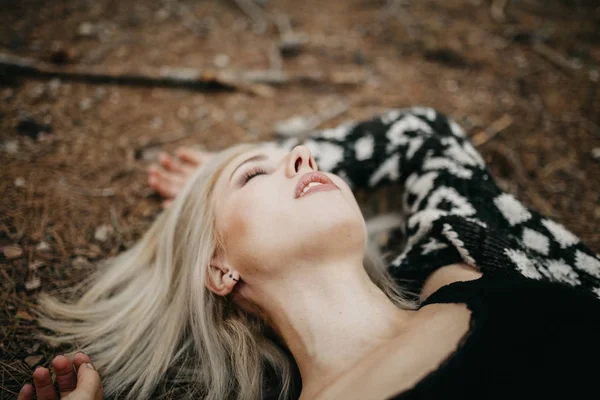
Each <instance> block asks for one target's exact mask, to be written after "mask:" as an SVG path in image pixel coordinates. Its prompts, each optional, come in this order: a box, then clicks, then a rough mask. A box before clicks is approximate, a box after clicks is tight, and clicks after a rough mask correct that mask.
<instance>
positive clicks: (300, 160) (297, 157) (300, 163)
mask: <svg viewBox="0 0 600 400" xmlns="http://www.w3.org/2000/svg"><path fill="white" fill-rule="evenodd" d="M302 168H309V169H311V170H313V171H317V170H318V169H317V163H316V162H315V159H314V158H313V156H312V154H311V153H310V150H309V149H308V147H306V146H304V145H300V146H296V147H294V148H293V149H292V151H291V152H290V158H289V159H288V165H287V171H288V175H289V176H294V175H296V174H297V173H298V172H299V171H300V170H301V169H302Z"/></svg>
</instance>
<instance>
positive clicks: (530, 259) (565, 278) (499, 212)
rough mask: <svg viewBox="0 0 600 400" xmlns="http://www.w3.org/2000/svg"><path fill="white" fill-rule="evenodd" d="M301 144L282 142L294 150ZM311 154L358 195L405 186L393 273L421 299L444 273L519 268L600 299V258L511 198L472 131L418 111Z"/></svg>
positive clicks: (343, 131)
mask: <svg viewBox="0 0 600 400" xmlns="http://www.w3.org/2000/svg"><path fill="white" fill-rule="evenodd" d="M297 144H300V143H299V142H298V140H295V139H290V140H285V141H281V142H280V145H281V146H283V147H285V148H288V149H291V148H292V147H293V146H295V145H297ZM303 144H305V145H306V146H307V147H309V149H310V150H311V152H312V153H313V155H314V157H315V159H316V160H317V163H318V164H319V167H320V169H322V170H325V171H327V172H332V173H335V174H337V175H339V176H340V177H342V178H344V179H345V180H346V181H347V182H348V183H349V185H350V186H351V187H354V188H377V187H380V186H383V185H391V184H393V185H400V186H402V188H403V192H404V194H403V198H402V199H401V200H399V201H400V202H401V204H400V205H401V207H402V210H403V214H404V216H405V219H406V233H407V236H408V243H407V246H406V247H405V248H403V249H398V251H397V253H396V255H395V258H394V259H393V260H392V262H391V263H390V266H389V270H390V272H391V274H392V275H393V276H394V277H395V278H397V279H402V280H405V279H411V280H415V281H416V282H417V283H418V284H417V286H416V287H415V288H414V289H418V290H420V289H421V287H422V285H423V283H424V281H425V279H426V278H427V277H428V276H429V275H430V274H431V273H432V272H433V271H435V270H437V269H438V268H440V267H443V266H446V265H451V264H456V263H464V264H467V265H470V266H472V267H475V268H477V269H478V270H479V271H482V272H485V271H486V270H490V269H498V268H512V269H514V270H516V271H518V272H520V273H521V274H523V275H524V276H527V277H531V278H536V279H548V280H553V281H562V282H564V283H567V284H570V285H572V286H580V287H582V288H584V289H586V290H590V291H594V292H595V293H596V294H599V295H600V258H599V257H598V256H597V255H596V254H594V253H593V252H592V251H591V250H590V249H589V248H588V247H586V246H585V245H584V244H582V243H581V241H580V240H579V239H578V238H577V237H576V236H575V235H573V234H572V233H570V232H569V231H568V230H567V229H566V228H564V227H563V226H562V225H560V224H558V223H556V222H554V221H552V220H550V219H548V218H546V217H544V216H543V215H541V214H539V213H537V212H536V211H534V210H531V209H528V208H527V207H525V206H524V205H523V204H521V203H520V202H519V201H518V200H517V199H516V198H515V197H514V196H512V195H511V194H508V193H504V192H503V191H502V190H501V189H500V188H499V187H498V185H496V183H495V181H494V179H493V178H492V176H491V175H490V174H489V172H488V170H487V168H486V166H485V163H484V161H483V158H482V157H481V155H480V154H479V153H478V152H477V150H476V149H475V148H474V147H473V145H472V144H471V142H470V141H469V139H468V138H467V137H466V136H465V134H464V133H463V131H462V129H461V128H460V127H459V126H458V125H457V124H456V123H455V122H454V121H452V120H450V119H448V118H447V117H446V116H445V115H443V114H442V113H440V112H438V111H436V110H434V109H431V108H423V107H416V108H410V109H403V110H392V111H390V112H388V113H386V114H384V115H381V116H379V117H376V118H373V119H371V120H368V121H363V122H358V123H346V124H343V125H340V126H339V127H337V128H334V129H327V130H322V131H318V132H315V134H314V135H312V136H311V137H310V138H309V139H308V140H306V141H305V142H304V143H303Z"/></svg>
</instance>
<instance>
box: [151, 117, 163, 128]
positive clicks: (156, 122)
mask: <svg viewBox="0 0 600 400" xmlns="http://www.w3.org/2000/svg"><path fill="white" fill-rule="evenodd" d="M163 125H164V121H163V119H162V118H161V117H154V118H152V119H151V120H150V128H152V129H160V128H162V127H163Z"/></svg>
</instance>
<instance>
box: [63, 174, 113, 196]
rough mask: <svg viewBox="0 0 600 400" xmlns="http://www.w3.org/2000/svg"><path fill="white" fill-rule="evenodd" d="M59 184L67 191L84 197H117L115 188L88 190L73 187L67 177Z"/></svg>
mask: <svg viewBox="0 0 600 400" xmlns="http://www.w3.org/2000/svg"><path fill="white" fill-rule="evenodd" d="M58 182H59V183H60V185H62V186H63V187H65V188H66V189H67V190H69V191H71V192H75V193H78V194H81V195H83V196H89V197H112V196H114V195H115V189H113V188H104V189H88V188H84V187H79V186H74V185H71V184H70V183H68V182H67V180H66V178H65V177H61V178H60V179H59V181H58Z"/></svg>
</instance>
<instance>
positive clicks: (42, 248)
mask: <svg viewBox="0 0 600 400" xmlns="http://www.w3.org/2000/svg"><path fill="white" fill-rule="evenodd" d="M35 249H36V250H37V251H39V252H43V251H48V250H50V245H49V244H48V242H44V241H42V242H40V243H38V245H37V246H35Z"/></svg>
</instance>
